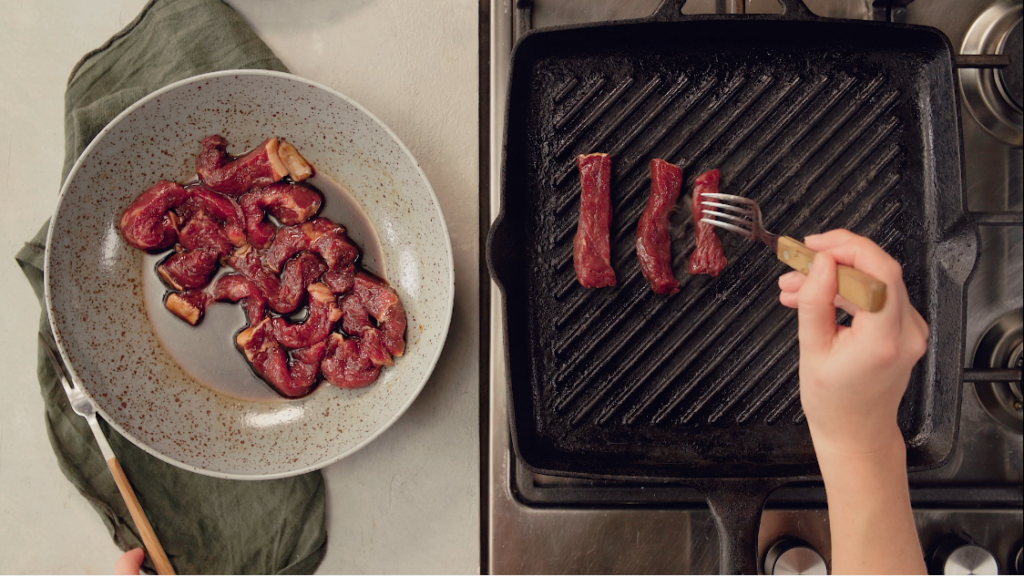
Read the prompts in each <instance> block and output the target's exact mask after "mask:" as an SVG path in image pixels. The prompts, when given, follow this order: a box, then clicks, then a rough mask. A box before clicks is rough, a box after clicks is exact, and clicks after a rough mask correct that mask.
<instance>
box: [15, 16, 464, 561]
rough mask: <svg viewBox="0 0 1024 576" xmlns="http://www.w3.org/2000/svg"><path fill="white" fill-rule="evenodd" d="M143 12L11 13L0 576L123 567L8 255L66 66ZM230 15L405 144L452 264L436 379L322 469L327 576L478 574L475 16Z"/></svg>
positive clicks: (19, 237)
mask: <svg viewBox="0 0 1024 576" xmlns="http://www.w3.org/2000/svg"><path fill="white" fill-rule="evenodd" d="M144 3H145V2H144V0H90V1H89V2H66V1H62V0H33V1H30V2H21V1H18V0H2V2H0V179H2V180H3V185H2V187H0V206H2V208H0V369H2V370H3V379H2V380H0V390H2V394H3V396H2V399H0V573H87V574H88V573H109V572H110V571H111V570H112V569H113V565H114V561H115V560H116V559H117V557H118V556H119V554H120V551H119V550H118V549H117V548H116V547H115V546H114V544H113V543H112V541H111V539H110V537H109V535H108V534H107V531H106V529H105V527H104V526H103V524H102V522H101V521H100V518H99V516H97V514H96V513H95V512H94V511H93V510H92V508H91V507H90V506H89V505H88V504H87V503H86V502H85V500H84V499H83V498H82V497H81V496H80V495H79V494H78V493H77V492H76V491H75V489H74V488H73V487H72V486H71V484H70V483H69V482H68V481H67V480H66V479H65V478H64V476H63V475H62V474H61V472H60V471H59V470H58V468H57V463H56V459H55V458H54V456H53V453H52V452H51V449H50V445H49V441H48V440H47V438H46V431H45V427H44V423H43V418H44V416H43V403H42V399H41V398H40V396H39V387H38V384H37V381H36V374H35V363H36V360H35V359H36V338H35V332H36V326H37V322H38V319H39V309H38V307H37V306H36V300H35V296H34V295H33V294H32V290H31V288H30V287H29V285H28V282H26V281H25V279H24V277H23V276H22V273H21V270H20V269H19V268H18V266H17V264H16V263H15V261H14V254H15V253H16V252H17V251H18V249H19V248H20V247H21V244H22V242H24V241H25V240H27V239H29V238H31V237H32V235H33V234H34V233H35V232H36V230H37V229H38V227H39V226H40V225H41V224H42V222H43V221H44V220H45V219H46V218H47V217H48V216H49V215H50V213H51V212H52V210H53V208H54V206H55V204H56V200H57V193H58V191H59V189H60V185H61V182H60V171H61V166H62V163H63V156H64V120H63V118H64V87H65V83H66V81H67V77H68V74H69V73H70V71H71V67H72V66H73V65H74V64H75V62H77V61H78V59H79V58H80V57H81V56H82V55H83V54H84V53H85V52H87V51H89V50H91V49H93V48H96V47H98V46H100V45H101V44H102V43H103V42H105V41H106V40H107V38H109V37H110V36H111V35H112V34H114V33H115V32H117V31H118V30H120V29H121V28H122V27H124V26H125V25H126V24H128V23H129V22H131V21H132V19H133V18H134V17H135V15H136V14H137V13H138V11H139V9H140V8H141V7H142V6H143V5H144ZM231 4H232V5H233V6H235V7H236V9H238V10H239V12H240V13H241V14H242V15H243V16H244V17H245V18H246V19H247V20H248V21H249V22H250V23H251V24H252V25H253V27H254V28H255V30H256V32H257V33H258V34H259V35H260V36H261V37H262V38H263V39H264V41H266V42H267V44H268V45H269V46H270V47H271V49H273V50H274V52H275V53H277V55H278V56H279V57H280V58H281V59H282V60H283V61H284V63H285V64H286V65H287V66H288V67H289V68H290V69H291V71H292V72H293V73H295V74H298V75H300V76H305V77H308V78H311V79H313V80H317V81H319V82H323V83H324V84H327V85H328V86H331V87H333V88H335V89H337V90H339V91H340V92H342V93H343V94H346V95H347V96H349V97H352V98H354V99H355V100H356V101H358V102H360V103H361V104H363V105H364V106H366V107H367V108H368V109H369V110H370V111H372V112H373V113H374V114H376V115H377V116H378V117H379V118H381V119H382V120H383V121H384V122H385V123H386V124H387V125H388V126H390V127H391V128H392V129H393V130H394V131H395V133H397V134H398V136H399V137H400V138H401V139H402V140H403V141H404V142H405V143H406V145H408V147H409V148H410V149H411V150H412V152H413V154H414V155H415V156H416V158H417V159H418V160H419V162H420V163H421V165H422V166H423V169H424V170H425V171H426V174H427V176H428V178H429V179H430V182H431V184H433V186H434V189H435V190H436V191H437V195H438V196H439V197H440V200H441V206H442V208H443V209H444V213H445V217H446V219H447V221H448V227H449V230H450V232H451V238H452V245H453V248H454V251H455V270H456V303H455V313H454V318H453V320H452V327H451V331H450V333H449V337H448V342H447V344H446V347H445V351H444V354H443V356H442V357H441V361H440V363H439V364H438V366H437V368H436V370H435V372H434V375H433V377H432V378H431V380H430V382H429V383H428V385H427V387H426V388H425V390H424V391H423V393H422V394H421V395H420V397H419V399H417V401H416V403H415V404H414V405H413V406H412V408H411V409H410V410H409V411H408V412H407V413H406V414H405V415H404V416H403V417H402V418H401V419H400V420H399V421H398V422H397V423H396V424H395V425H394V426H393V427H392V428H391V429H390V430H388V431H387V432H386V433H385V434H384V435H382V436H381V437H380V438H378V439H377V440H376V441H374V442H373V443H372V444H371V445H369V446H367V447H366V448H364V449H363V450H361V451H360V452H358V453H356V454H355V455H353V456H352V457H350V458H347V459H345V460H343V461H342V462H339V463H337V464H334V465H332V466H330V467H328V468H327V469H325V470H324V475H325V477H326V479H327V490H328V524H329V525H328V542H329V543H328V551H327V557H326V558H325V560H324V562H323V564H321V566H320V570H319V571H320V572H321V573H339V572H341V573H353V572H355V573H362V572H370V573H387V572H415V573H419V572H430V573H436V572H453V573H466V572H477V571H478V570H479V550H480V542H479V538H480V536H479V502H480V498H479V461H478V417H477V416H478V388H479V378H478V358H479V353H478V343H479V333H478V320H477V319H478V297H477V295H478V273H479V269H478V260H477V258H478V250H479V241H478V234H477V206H478V202H477V199H478V149H477V130H478V127H477V105H478V101H477V82H478V78H477V64H478V54H477V46H478V38H477V22H478V14H477V6H478V4H477V1H476V0H429V1H426V2H421V1H415V2H414V1H412V0H346V1H343V2H342V1H338V2H334V1H326V0H323V1H317V0H288V1H281V0H244V1H242V0H234V1H232V2H231Z"/></svg>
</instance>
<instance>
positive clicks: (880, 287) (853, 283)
mask: <svg viewBox="0 0 1024 576" xmlns="http://www.w3.org/2000/svg"><path fill="white" fill-rule="evenodd" d="M776 255H777V256H778V257H779V260H781V261H783V262H785V263H786V264H787V265H789V267H790V268H793V269H794V270H798V271H800V272H803V273H804V274H809V273H810V272H811V265H812V263H813V262H814V257H815V256H816V255H817V252H815V251H814V250H811V249H810V248H808V247H807V246H805V245H804V243H803V242H800V241H799V240H795V239H793V238H790V237H789V236H782V237H781V238H779V251H778V253H777V254H776ZM836 274H837V275H838V277H839V295H840V296H842V297H843V298H846V299H847V300H849V301H850V302H853V303H854V304H856V305H857V306H859V307H860V308H861V309H862V310H866V311H868V312H878V311H879V310H881V309H882V307H883V306H885V283H884V282H882V281H880V280H877V279H875V278H874V277H872V276H870V275H869V274H865V273H864V272H861V271H860V270H857V269H856V268H851V267H850V266H844V265H842V264H840V265H838V266H837V269H836Z"/></svg>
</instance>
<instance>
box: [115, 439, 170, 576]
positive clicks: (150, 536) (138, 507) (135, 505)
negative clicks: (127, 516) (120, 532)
mask: <svg viewBox="0 0 1024 576" xmlns="http://www.w3.org/2000/svg"><path fill="white" fill-rule="evenodd" d="M107 466H108V467H109V468H110V473H111V474H113V475H114V482H116V483H117V489H118V490H120V491H121V497H122V498H124V503H125V504H127V505H128V511H129V512H131V514H132V520H134V521H135V527H136V528H138V529H139V534H140V535H141V536H142V543H143V544H145V545H146V552H148V553H149V557H150V559H152V560H153V566H155V567H156V572H157V574H174V567H173V566H171V561H170V560H168V559H167V554H166V553H164V547H163V546H161V545H160V539H159V538H157V537H156V532H154V531H153V526H152V525H151V524H150V523H149V518H147V517H146V512H145V510H143V509H142V504H139V499H138V498H136V496H135V490H132V485H131V484H129V483H128V477H127V476H125V474H124V470H122V469H121V463H120V462H118V461H117V458H111V459H109V460H107Z"/></svg>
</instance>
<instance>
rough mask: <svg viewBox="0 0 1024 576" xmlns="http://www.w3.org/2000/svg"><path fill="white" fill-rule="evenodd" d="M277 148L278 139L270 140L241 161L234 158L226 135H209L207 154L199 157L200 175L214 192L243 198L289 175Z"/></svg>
mask: <svg viewBox="0 0 1024 576" xmlns="http://www.w3.org/2000/svg"><path fill="white" fill-rule="evenodd" d="M277 147H278V140H277V138H269V139H267V140H264V141H263V143H262V144H260V145H259V146H257V147H256V148H254V149H253V150H252V151H251V152H249V153H247V154H245V155H243V156H241V157H240V158H232V157H231V156H230V155H228V152H227V149H228V141H227V140H226V139H224V137H223V136H220V135H219V134H215V135H213V136H207V137H206V139H204V140H203V151H202V152H201V153H200V154H199V156H197V157H196V173H198V174H199V178H200V179H202V181H203V183H204V184H206V185H207V186H208V187H210V188H212V189H213V190H215V191H217V192H220V193H221V194H228V195H230V196H240V195H242V194H244V193H246V192H248V191H249V190H252V189H253V188H263V187H265V186H270V185H271V184H273V183H274V182H277V181H278V180H280V179H282V178H284V177H285V176H287V175H288V167H287V166H285V164H284V162H283V161H282V160H281V158H280V157H279V156H278V153H277Z"/></svg>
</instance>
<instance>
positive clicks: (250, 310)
mask: <svg viewBox="0 0 1024 576" xmlns="http://www.w3.org/2000/svg"><path fill="white" fill-rule="evenodd" d="M213 299H214V300H219V301H226V302H238V301H239V300H244V302H243V303H242V304H243V305H244V307H245V316H246V318H248V319H249V325H250V326H253V325H255V324H259V323H260V322H262V321H263V319H264V318H266V317H267V299H266V297H265V296H263V293H262V292H260V289H259V288H257V287H256V284H255V283H253V281H252V280H249V279H248V278H246V277H245V276H242V275H241V274H225V275H223V276H221V277H220V278H218V279H217V283H216V284H214V285H213Z"/></svg>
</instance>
